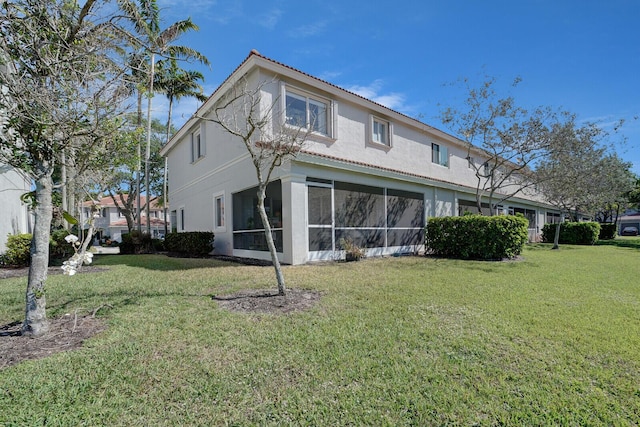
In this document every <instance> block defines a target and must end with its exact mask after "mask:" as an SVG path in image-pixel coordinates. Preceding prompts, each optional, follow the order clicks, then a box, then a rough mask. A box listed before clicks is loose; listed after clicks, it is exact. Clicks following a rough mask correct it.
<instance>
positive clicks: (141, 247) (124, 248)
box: [119, 230, 153, 254]
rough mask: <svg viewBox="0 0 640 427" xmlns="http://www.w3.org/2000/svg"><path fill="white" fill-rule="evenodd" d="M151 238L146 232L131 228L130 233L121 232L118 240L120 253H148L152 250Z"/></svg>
mask: <svg viewBox="0 0 640 427" xmlns="http://www.w3.org/2000/svg"><path fill="white" fill-rule="evenodd" d="M152 240H153V239H152V238H151V236H150V235H149V234H147V233H142V232H140V231H138V230H132V231H131V232H130V233H122V242H120V245H119V246H120V254H148V253H151V252H153V242H152Z"/></svg>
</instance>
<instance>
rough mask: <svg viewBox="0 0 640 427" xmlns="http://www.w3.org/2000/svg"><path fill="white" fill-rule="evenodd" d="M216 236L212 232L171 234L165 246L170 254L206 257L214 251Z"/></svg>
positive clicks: (168, 235) (167, 236)
mask: <svg viewBox="0 0 640 427" xmlns="http://www.w3.org/2000/svg"><path fill="white" fill-rule="evenodd" d="M213 240H214V235H213V233H212V232H210V231H187V232H183V233H169V234H167V235H166V236H165V239H164V246H165V249H166V250H167V251H169V252H174V253H177V254H180V255H185V256H206V255H208V254H209V253H210V252H211V251H212V250H213Z"/></svg>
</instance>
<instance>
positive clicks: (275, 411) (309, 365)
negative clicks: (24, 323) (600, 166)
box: [0, 239, 640, 426]
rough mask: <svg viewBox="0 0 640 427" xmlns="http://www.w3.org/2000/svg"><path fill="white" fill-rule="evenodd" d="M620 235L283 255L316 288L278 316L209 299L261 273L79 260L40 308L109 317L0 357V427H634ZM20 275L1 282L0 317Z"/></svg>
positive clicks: (294, 281) (635, 286)
mask: <svg viewBox="0 0 640 427" xmlns="http://www.w3.org/2000/svg"><path fill="white" fill-rule="evenodd" d="M621 242H623V243H624V242H629V243H628V244H626V247H625V245H617V246H615V245H610V246H593V247H577V246H562V248H561V250H560V251H551V250H549V246H547V245H536V246H531V247H528V248H527V249H526V251H525V252H524V260H522V261H517V262H502V263H494V262H470V261H458V260H444V259H429V258H421V257H401V258H386V259H367V260H364V261H362V262H359V263H334V264H327V265H308V266H295V267H286V268H285V276H286V279H287V281H288V285H289V286H291V287H296V288H305V289H316V290H319V291H321V292H322V293H323V296H322V299H321V301H320V303H319V304H318V305H317V306H316V307H315V308H314V309H312V310H310V311H307V312H303V313H294V314H290V315H286V316H275V315H264V314H263V315H247V314H240V313H231V312H228V311H224V310H221V309H220V308H218V306H217V304H216V302H215V301H213V300H212V299H211V297H210V295H212V294H217V295H224V294H229V293H232V292H234V291H236V290H239V289H246V288H272V289H274V288H275V284H274V278H273V270H272V269H271V268H265V267H249V266H240V265H235V264H229V263H222V262H218V261H215V260H194V259H176V258H167V257H164V256H102V257H96V258H97V259H96V264H98V265H100V266H105V267H107V268H108V269H109V270H108V271H106V272H101V273H91V274H81V275H76V276H73V277H66V276H51V277H50V279H49V284H48V306H49V311H48V313H49V316H50V317H55V316H60V315H63V314H64V313H73V312H74V311H75V310H78V309H84V310H91V309H93V308H96V307H98V306H101V305H102V304H110V305H111V306H112V307H113V308H104V309H102V310H100V311H99V313H98V314H99V316H101V317H103V318H104V319H105V320H106V321H107V322H108V325H109V328H108V329H107V330H106V331H105V332H103V333H101V334H100V335H99V336H97V337H95V338H93V339H90V340H88V341H87V342H86V343H85V345H84V347H83V348H81V349H79V350H75V351H70V352H66V353H61V354H56V355H54V356H51V357H49V358H46V359H41V360H37V361H29V362H24V363H21V364H18V365H15V366H13V367H10V368H7V369H4V370H2V371H1V372H0V425H3V426H5V425H6V426H14V425H15V426H22V425H53V426H56V425H59V426H67V425H88V426H94V425H135V426H162V425H200V426H210V425H237V426H252V425H274V426H276V425H277V426H280V425H316V426H329V425H331V426H338V425H374V426H402V425H407V426H408V425H443V424H449V425H498V424H502V425H620V426H625V425H638V422H639V420H640V250H639V248H640V244H639V243H640V240H638V239H636V240H634V239H624V240H621ZM24 286H25V279H8V280H3V281H0V324H5V323H8V322H11V321H15V320H20V319H21V318H22V312H23V293H24ZM0 339H1V338H0Z"/></svg>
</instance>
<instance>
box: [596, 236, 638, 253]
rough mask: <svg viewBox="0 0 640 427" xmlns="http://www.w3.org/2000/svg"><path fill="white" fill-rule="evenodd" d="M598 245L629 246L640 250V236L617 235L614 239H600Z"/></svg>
mask: <svg viewBox="0 0 640 427" xmlns="http://www.w3.org/2000/svg"><path fill="white" fill-rule="evenodd" d="M597 245H598V246H616V247H618V248H629V249H636V250H640V238H638V237H636V238H625V237H622V238H621V237H616V238H615V239H613V240H599V241H598V243H597Z"/></svg>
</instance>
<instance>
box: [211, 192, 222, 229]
mask: <svg viewBox="0 0 640 427" xmlns="http://www.w3.org/2000/svg"><path fill="white" fill-rule="evenodd" d="M213 217H214V219H213V221H214V225H215V228H216V229H218V230H220V229H224V228H225V221H224V219H225V217H224V194H216V195H215V196H213Z"/></svg>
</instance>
